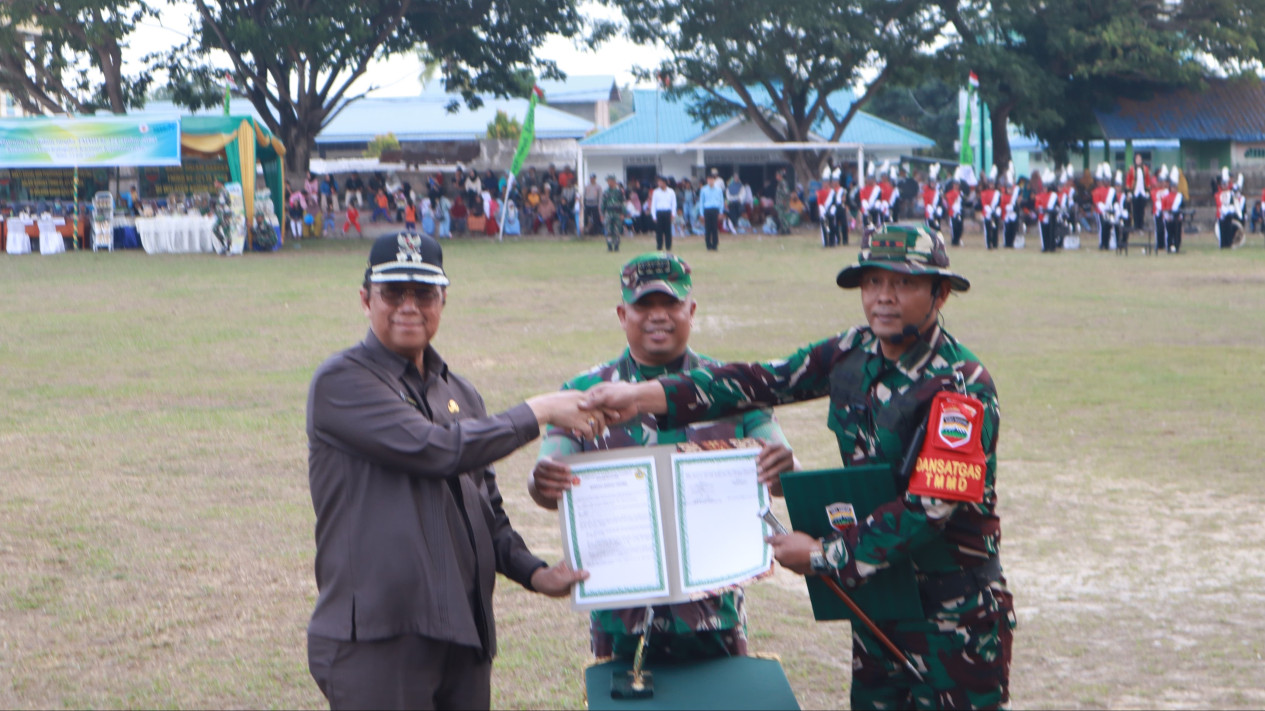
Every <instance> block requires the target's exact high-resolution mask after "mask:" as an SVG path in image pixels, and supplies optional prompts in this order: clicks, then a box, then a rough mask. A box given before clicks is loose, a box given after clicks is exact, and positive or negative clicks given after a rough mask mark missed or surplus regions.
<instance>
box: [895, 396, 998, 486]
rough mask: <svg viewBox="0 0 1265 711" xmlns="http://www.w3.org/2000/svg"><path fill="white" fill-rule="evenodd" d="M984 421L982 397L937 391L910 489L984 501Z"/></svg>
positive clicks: (910, 480) (910, 481)
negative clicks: (981, 440) (982, 439)
mask: <svg viewBox="0 0 1265 711" xmlns="http://www.w3.org/2000/svg"><path fill="white" fill-rule="evenodd" d="M983 423H984V404H983V403H981V402H980V401H979V400H977V399H975V398H973V397H971V396H969V395H960V394H958V393H954V392H939V393H936V396H935V398H934V399H933V400H932V401H931V412H930V414H929V415H928V420H927V437H926V439H924V440H923V443H922V451H921V452H919V453H918V460H917V461H916V462H915V464H914V471H913V474H912V476H911V477H910V479H909V491H910V492H911V493H914V494H918V495H919V496H931V497H934V498H937V499H950V500H953V501H970V502H972V503H979V502H981V501H983V500H984V475H985V460H984V447H983V446H982V444H981V443H980V437H981V434H982V430H983Z"/></svg>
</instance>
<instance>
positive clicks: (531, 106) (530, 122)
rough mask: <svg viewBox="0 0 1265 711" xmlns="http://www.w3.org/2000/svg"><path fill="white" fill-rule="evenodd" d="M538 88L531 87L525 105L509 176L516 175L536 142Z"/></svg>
mask: <svg viewBox="0 0 1265 711" xmlns="http://www.w3.org/2000/svg"><path fill="white" fill-rule="evenodd" d="M540 93H541V92H540V87H538V86H533V87H532V89H531V99H530V100H529V101H528V103H527V118H525V119H523V133H522V135H521V136H519V137H518V150H517V151H514V161H513V162H512V163H510V175H511V176H515V175H518V171H520V170H522V169H523V162H524V161H526V160H527V153H528V151H530V150H531V144H532V141H534V140H536V97H538V96H540Z"/></svg>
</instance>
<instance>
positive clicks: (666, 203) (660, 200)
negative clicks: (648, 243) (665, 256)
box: [650, 175, 676, 252]
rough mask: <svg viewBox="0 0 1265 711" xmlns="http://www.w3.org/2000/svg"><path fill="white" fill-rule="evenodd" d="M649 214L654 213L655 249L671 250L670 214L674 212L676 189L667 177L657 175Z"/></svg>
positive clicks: (651, 195)
mask: <svg viewBox="0 0 1265 711" xmlns="http://www.w3.org/2000/svg"><path fill="white" fill-rule="evenodd" d="M650 214H651V215H654V245H655V249H658V250H661V251H665V252H671V251H672V216H673V215H675V214H676V191H675V190H673V189H672V188H669V187H668V179H667V178H665V177H664V176H662V175H660V176H659V186H658V187H657V188H655V189H654V192H653V193H651V194H650Z"/></svg>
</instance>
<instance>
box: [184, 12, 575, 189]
mask: <svg viewBox="0 0 1265 711" xmlns="http://www.w3.org/2000/svg"><path fill="white" fill-rule="evenodd" d="M194 4H195V6H196V8H197V14H198V23H197V27H196V28H195V32H196V34H197V36H198V39H199V45H198V47H197V50H198V51H199V52H201V53H204V54H206V53H210V52H211V51H212V50H221V51H223V52H224V53H225V54H226V55H227V56H228V59H229V62H230V64H231V67H230V69H229V72H230V73H231V74H232V75H233V77H234V79H235V80H236V84H237V86H238V87H239V88H240V89H241V90H242V91H243V92H244V94H245V96H246V98H247V99H248V100H249V101H250V102H251V104H252V105H253V106H254V108H255V110H256V111H257V112H258V113H259V115H260V116H261V117H262V119H263V121H264V123H265V124H266V125H267V126H268V128H269V129H270V130H272V131H273V132H274V133H276V134H277V135H278V136H280V137H281V140H282V141H283V142H284V143H285V145H286V148H287V153H286V166H287V169H288V170H290V171H292V172H303V171H306V170H307V167H308V161H309V159H310V156H311V152H312V150H313V149H314V147H315V140H316V136H317V135H318V134H319V133H320V132H321V130H322V129H324V128H325V127H326V126H327V125H329V122H330V121H332V120H333V119H334V118H335V117H336V116H337V115H338V113H339V112H340V111H341V110H342V108H343V107H344V106H346V105H347V104H348V103H349V102H351V101H355V100H356V99H358V98H360V97H362V96H364V95H365V93H367V92H368V91H371V90H372V89H367V90H365V91H356V90H354V89H353V88H352V85H353V84H354V83H355V82H356V81H357V80H358V79H360V78H361V77H363V76H365V74H366V72H367V70H368V68H369V63H370V61H371V60H373V59H377V58H383V57H386V56H390V55H394V54H398V53H401V52H405V51H408V50H410V49H412V50H413V51H419V50H420V51H421V52H423V53H424V54H425V56H429V57H431V58H433V59H434V60H435V61H438V63H439V67H440V72H441V73H442V76H443V79H444V84H445V86H446V87H447V88H448V89H449V90H450V91H453V92H455V93H458V94H460V95H461V96H462V97H463V98H464V99H465V100H466V102H467V103H469V104H471V105H476V104H478V103H479V99H478V94H479V93H480V92H492V93H501V94H504V93H506V92H508V91H510V90H511V88H512V87H514V86H515V85H514V84H513V78H514V76H515V73H516V71H517V70H519V69H521V68H523V66H524V65H534V66H535V67H537V68H538V69H540V70H541V72H542V73H543V74H544V75H546V76H560V73H559V72H558V69H557V67H556V66H555V65H554V64H553V63H552V62H549V61H544V60H539V59H536V58H534V51H535V49H536V48H537V47H538V46H539V45H540V43H541V42H542V41H543V40H544V38H545V36H546V35H548V34H551V33H558V34H562V35H566V36H574V35H576V34H577V33H578V32H579V31H580V29H581V28H582V26H583V20H582V18H581V16H580V14H579V13H578V11H577V10H576V8H575V0H458V1H453V0H357V1H356V2H346V0H194ZM169 64H170V65H171V66H172V68H173V69H175V70H176V71H175V72H173V75H177V74H178V73H179V71H181V67H183V68H184V69H183V71H184V74H183V75H182V76H183V80H185V81H186V82H187V85H186V86H185V90H184V92H183V93H182V96H183V97H184V99H185V100H186V101H188V102H190V103H199V102H203V101H205V100H207V99H208V98H209V95H208V92H207V91H206V90H205V86H203V88H202V90H198V85H199V83H200V82H201V83H203V84H205V81H206V79H207V77H208V76H213V75H214V72H213V71H211V70H208V69H206V68H205V66H206V65H205V64H204V65H203V67H204V68H202V69H197V70H190V69H188V67H189V66H190V60H189V57H188V56H179V55H177V56H174V57H173V58H172V60H171V62H169Z"/></svg>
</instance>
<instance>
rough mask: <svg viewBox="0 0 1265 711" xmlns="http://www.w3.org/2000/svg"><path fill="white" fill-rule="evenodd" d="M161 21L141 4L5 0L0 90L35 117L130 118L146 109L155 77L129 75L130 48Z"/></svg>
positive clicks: (132, 0)
mask: <svg viewBox="0 0 1265 711" xmlns="http://www.w3.org/2000/svg"><path fill="white" fill-rule="evenodd" d="M153 14H154V13H153V10H152V9H151V8H150V7H149V6H148V5H147V4H145V3H144V2H139V1H136V0H57V1H55V2H54V1H49V0H4V2H0V90H3V91H5V92H7V93H8V94H10V95H11V96H13V97H14V99H15V100H16V101H17V102H18V103H19V104H21V106H22V108H23V109H24V110H25V111H27V112H29V113H35V114H43V113H91V112H93V111H96V110H97V109H102V108H105V109H109V110H110V111H113V112H114V113H123V112H124V111H126V110H127V108H128V107H129V106H134V105H140V104H143V103H144V97H145V90H146V88H147V87H148V86H149V83H150V80H151V76H150V73H149V71H148V70H142V71H140V72H138V73H135V74H130V75H129V74H126V73H125V72H124V67H123V48H124V46H125V45H126V42H127V38H128V37H129V36H130V35H131V34H132V33H133V32H134V31H135V29H136V24H137V23H138V22H139V21H140V20H141V19H142V18H144V17H145V16H147V15H153ZM89 67H91V68H93V69H95V70H96V71H95V72H93V71H91V70H89Z"/></svg>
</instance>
